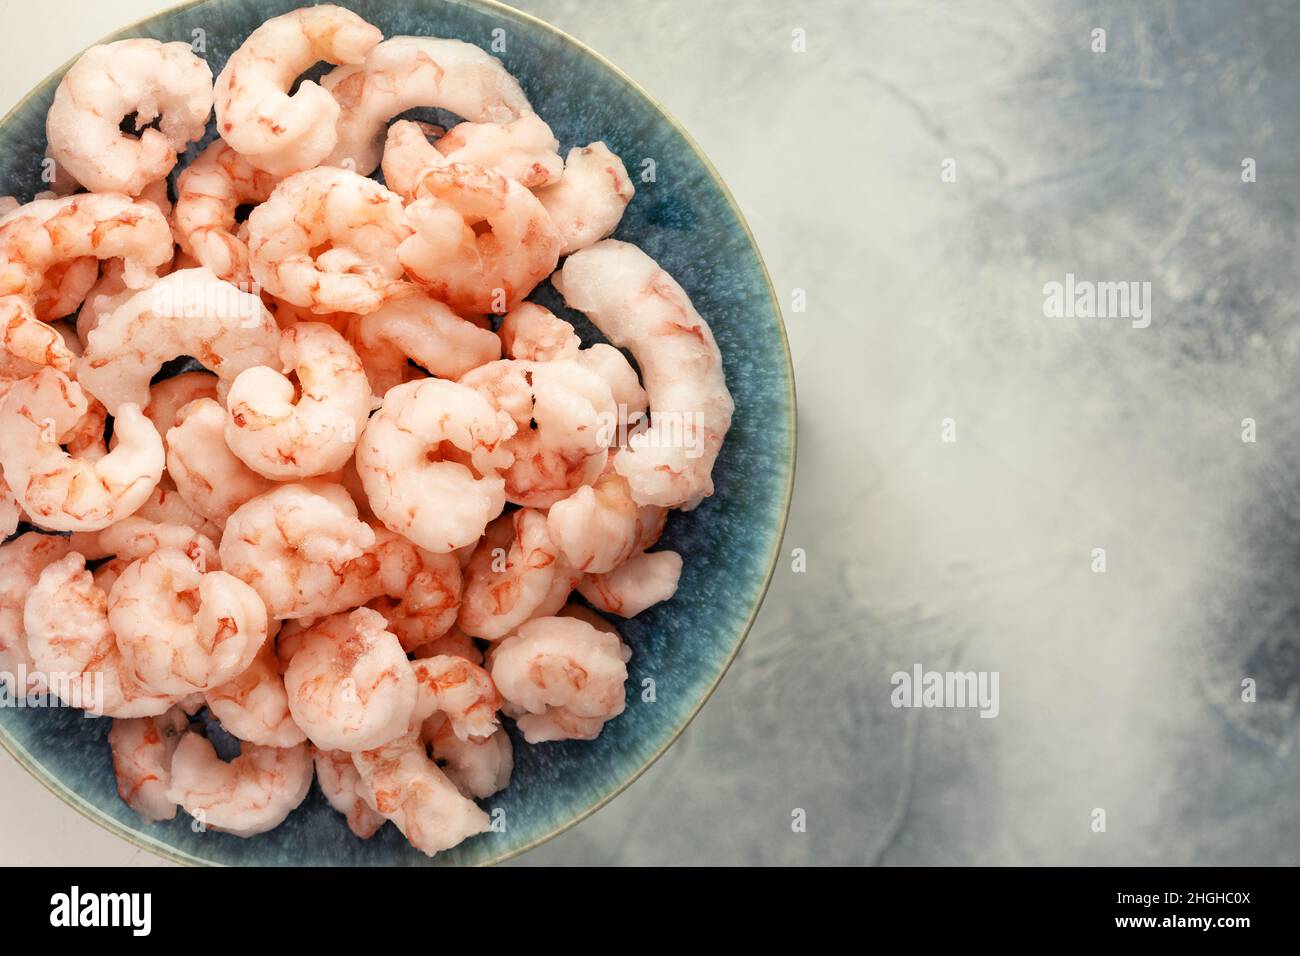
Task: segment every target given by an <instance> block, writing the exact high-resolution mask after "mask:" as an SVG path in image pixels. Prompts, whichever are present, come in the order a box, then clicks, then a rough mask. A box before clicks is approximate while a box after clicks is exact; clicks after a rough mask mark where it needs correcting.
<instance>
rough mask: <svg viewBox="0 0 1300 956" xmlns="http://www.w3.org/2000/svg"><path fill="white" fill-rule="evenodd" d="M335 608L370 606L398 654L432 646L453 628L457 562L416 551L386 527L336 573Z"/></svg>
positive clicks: (457, 606)
mask: <svg viewBox="0 0 1300 956" xmlns="http://www.w3.org/2000/svg"><path fill="white" fill-rule="evenodd" d="M339 578H340V580H339V585H338V588H337V591H336V594H335V597H334V602H335V603H336V604H343V605H346V606H349V607H351V606H355V605H358V604H361V603H365V602H369V603H370V606H371V607H372V608H373V609H374V610H376V611H378V612H379V613H380V614H382V615H383V616H384V619H385V621H386V622H387V624H388V630H390V631H391V632H392V633H393V634H395V635H397V638H398V640H399V641H400V642H401V644H402V650H404V651H410V650H412V649H414V648H416V647H420V646H423V645H427V644H429V643H430V642H433V641H437V640H438V639H439V638H441V637H442V636H443V635H444V634H446V633H447V632H448V631H449V630H450V629H451V628H452V627H453V626H454V625H455V623H456V614H457V612H458V611H459V609H460V592H461V570H460V562H459V561H458V560H457V559H456V556H455V555H453V554H433V553H432V552H429V551H425V550H424V549H422V548H417V547H416V546H415V545H413V544H411V543H410V542H409V541H407V540H406V539H405V538H403V537H402V536H401V535H397V534H394V533H393V532H391V531H389V530H388V529H387V528H384V527H382V526H381V527H378V528H376V529H375V545H374V547H373V548H370V549H367V551H366V553H365V554H364V555H362V556H361V557H359V558H357V559H356V560H354V561H350V562H348V564H346V565H345V566H344V567H343V569H342V570H341V572H340V575H339Z"/></svg>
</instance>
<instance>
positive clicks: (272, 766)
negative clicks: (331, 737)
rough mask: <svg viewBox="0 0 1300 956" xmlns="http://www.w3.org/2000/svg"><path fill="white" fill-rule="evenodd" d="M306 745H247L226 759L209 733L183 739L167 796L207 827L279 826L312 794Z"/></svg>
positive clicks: (242, 830) (250, 829)
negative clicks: (222, 757)
mask: <svg viewBox="0 0 1300 956" xmlns="http://www.w3.org/2000/svg"><path fill="white" fill-rule="evenodd" d="M312 769H313V768H312V761H311V753H310V752H309V751H308V749H307V745H306V744H297V745H296V746H293V747H284V748H277V747H260V746H258V745H257V744H249V743H245V744H242V745H241V746H240V749H239V756H238V757H236V758H235V759H234V760H232V761H231V762H230V763H226V762H225V761H224V760H222V759H221V758H220V757H218V756H217V751H216V748H214V747H213V746H212V742H211V741H209V740H208V739H207V738H206V737H202V736H200V735H199V734H197V733H195V732H194V731H190V732H188V733H186V734H185V735H184V736H183V737H181V740H180V743H179V744H177V746H176V752H175V753H173V754H172V783H171V787H170V788H169V789H168V791H167V798H168V799H169V800H173V801H175V802H176V803H178V804H180V805H181V807H182V809H184V810H185V812H186V813H188V814H189V815H190V816H192V817H194V818H195V819H196V820H198V821H200V822H201V823H202V824H203V825H204V826H205V827H206V828H208V829H212V830H220V831H222V832H223V833H230V834H233V835H235V836H240V837H249V836H255V835H256V834H258V833H265V832H266V831H267V830H273V829H275V828H276V827H278V826H279V825H280V824H281V823H283V822H284V819H285V817H287V816H288V815H289V814H290V813H292V812H293V811H294V810H295V809H296V808H297V806H298V804H300V803H302V801H303V798H304V797H306V796H307V791H308V790H309V789H310V788H311V778H312Z"/></svg>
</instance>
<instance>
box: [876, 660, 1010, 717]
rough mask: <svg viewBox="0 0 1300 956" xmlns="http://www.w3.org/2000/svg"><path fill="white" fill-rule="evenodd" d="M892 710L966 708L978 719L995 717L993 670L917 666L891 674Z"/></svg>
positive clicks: (995, 678)
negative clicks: (956, 669)
mask: <svg viewBox="0 0 1300 956" xmlns="http://www.w3.org/2000/svg"><path fill="white" fill-rule="evenodd" d="M889 683H890V685H891V686H892V687H893V688H894V690H893V691H892V692H891V693H890V695H889V702H890V703H891V704H893V705H894V706H895V707H927V708H928V707H970V708H977V709H978V710H979V712H980V716H981V717H996V716H997V715H998V711H999V709H1000V704H999V702H998V672H997V671H927V670H926V669H925V668H924V667H922V666H921V665H920V664H914V665H912V669H911V671H895V672H894V674H893V676H891V677H890V678H889Z"/></svg>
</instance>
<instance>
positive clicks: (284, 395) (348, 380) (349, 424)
mask: <svg viewBox="0 0 1300 956" xmlns="http://www.w3.org/2000/svg"><path fill="white" fill-rule="evenodd" d="M280 363H281V365H282V366H283V368H284V370H285V371H286V372H292V373H294V375H295V378H296V385H295V382H294V381H291V380H290V379H288V378H286V377H285V376H284V375H282V374H280V373H279V372H277V371H275V369H273V368H267V367H264V366H263V367H257V368H250V369H246V370H245V371H244V372H243V373H242V374H240V376H239V378H237V379H235V381H234V383H233V384H232V385H231V386H230V393H229V394H228V395H227V397H226V407H227V408H228V409H229V411H230V417H229V419H228V420H227V421H226V426H225V436H226V444H227V445H229V446H230V450H231V451H233V452H234V453H235V454H236V455H237V456H238V457H239V458H240V460H242V461H243V462H244V464H246V465H247V466H248V467H249V468H251V469H252V470H253V471H255V472H257V473H258V474H259V475H263V476H265V477H267V478H274V479H285V478H308V477H311V476H314V475H323V474H326V473H328V472H331V471H337V470H338V469H340V468H342V467H343V465H344V463H345V462H346V461H347V460H348V459H349V458H351V457H352V451H353V449H354V448H356V444H357V437H358V436H359V435H360V434H361V430H362V429H363V428H364V427H365V425H366V419H367V418H368V417H369V415H370V383H369V382H368V381H367V380H366V373H365V371H364V370H363V369H362V367H361V360H360V359H359V358H358V357H357V353H356V352H355V351H353V349H352V346H350V345H349V344H348V343H347V340H346V339H344V338H343V336H342V335H340V334H339V333H338V332H335V331H334V330H333V329H331V328H330V327H329V326H328V325H323V324H321V323H319V322H300V323H299V324H297V325H293V326H290V327H289V328H287V329H285V330H284V332H282V333H281V334H280Z"/></svg>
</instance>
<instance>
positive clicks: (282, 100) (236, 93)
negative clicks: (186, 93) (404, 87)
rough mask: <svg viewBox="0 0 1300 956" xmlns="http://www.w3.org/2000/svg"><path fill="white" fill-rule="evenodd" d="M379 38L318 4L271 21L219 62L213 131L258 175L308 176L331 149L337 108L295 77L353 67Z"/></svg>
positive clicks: (345, 14)
mask: <svg viewBox="0 0 1300 956" xmlns="http://www.w3.org/2000/svg"><path fill="white" fill-rule="evenodd" d="M382 39H383V34H382V33H381V32H380V31H379V30H378V29H376V28H375V27H373V26H371V25H370V24H369V23H367V22H366V21H365V20H363V19H361V18H360V17H359V16H357V15H356V14H355V13H352V12H351V11H349V10H344V9H343V8H342V7H337V6H334V5H333V4H321V5H319V6H314V7H304V8H302V9H299V10H293V11H291V12H289V13H286V14H284V15H282V16H278V17H272V18H271V19H270V20H267V21H266V22H265V23H263V24H262V25H261V26H260V27H258V28H257V29H256V30H254V31H253V32H252V33H251V34H249V36H248V39H246V40H245V41H244V42H243V44H242V45H241V46H240V47H239V49H237V50H236V51H235V52H234V53H232V54H231V56H230V59H229V60H227V61H226V66H225V68H224V69H223V70H222V71H221V74H220V75H219V76H218V77H217V82H216V89H215V91H214V99H215V105H216V108H217V130H218V131H219V132H220V133H221V138H222V139H224V140H225V141H226V142H227V143H229V144H230V146H231V147H232V148H233V149H235V150H237V151H238V152H240V153H241V154H243V155H244V156H246V157H248V159H249V161H250V162H252V164H253V165H254V166H256V167H258V168H259V169H265V170H267V171H268V172H271V173H274V174H276V175H278V176H284V175H288V174H290V173H295V172H298V171H300V170H304V169H310V168H311V167H313V166H315V165H317V164H318V163H320V161H321V160H323V159H324V158H325V157H326V156H328V155H329V153H330V151H331V150H332V149H334V146H335V143H336V142H337V140H338V135H337V133H336V132H335V126H336V123H337V122H338V119H339V104H338V103H337V102H336V101H335V99H334V97H333V96H331V95H330V94H329V93H328V92H327V91H326V90H324V89H321V87H320V86H318V85H317V84H316V83H313V82H311V81H310V80H304V81H303V82H302V83H301V84H299V86H298V89H297V90H296V91H295V92H294V93H293V94H292V95H290V94H289V92H288V90H289V88H290V87H291V85H292V84H293V83H294V81H295V80H296V79H297V78H298V76H299V75H300V74H302V73H304V72H306V71H307V70H308V69H309V68H310V67H311V66H312V65H313V64H315V63H317V62H319V61H321V60H325V61H326V62H329V63H360V62H361V61H362V60H363V59H365V56H366V54H367V53H369V52H370V50H371V49H372V48H373V47H374V46H375V44H377V43H379V41H380V40H382Z"/></svg>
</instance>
